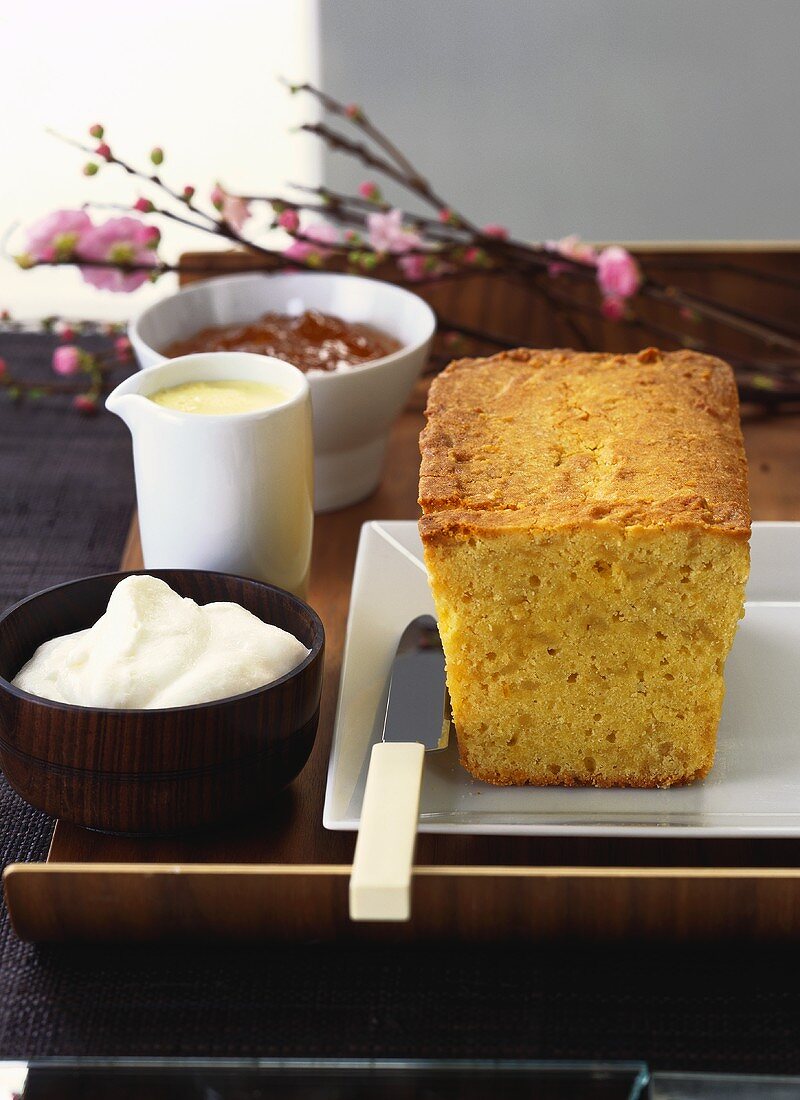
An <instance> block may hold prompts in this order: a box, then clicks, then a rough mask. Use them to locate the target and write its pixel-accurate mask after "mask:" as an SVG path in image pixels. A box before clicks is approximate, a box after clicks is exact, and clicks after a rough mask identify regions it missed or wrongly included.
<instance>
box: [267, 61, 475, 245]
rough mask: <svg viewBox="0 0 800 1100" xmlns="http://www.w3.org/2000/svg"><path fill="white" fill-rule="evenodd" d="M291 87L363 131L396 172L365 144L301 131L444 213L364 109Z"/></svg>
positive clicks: (331, 133) (313, 89)
mask: <svg viewBox="0 0 800 1100" xmlns="http://www.w3.org/2000/svg"><path fill="white" fill-rule="evenodd" d="M288 87H289V90H290V92H291V93H292V95H295V94H296V93H297V92H307V93H308V94H309V95H311V96H313V97H315V98H316V99H317V100H318V101H319V102H320V103H321V104H322V106H323V107H324V108H325V110H327V111H329V112H330V113H331V114H336V115H339V116H340V117H344V118H347V119H349V120H350V121H351V122H352V123H353V125H354V126H356V127H357V128H358V129H359V130H361V131H362V132H363V133H364V134H365V135H366V136H367V137H368V138H370V139H371V140H372V141H373V142H375V144H376V145H377V146H378V147H379V148H381V149H382V150H383V151H384V153H386V154H387V155H388V156H389V158H390V161H394V164H395V165H397V168H395V167H393V165H392V164H391V163H390V162H387V161H386V160H384V159H383V158H376V157H375V155H374V154H373V153H372V152H371V151H370V150H369V149H368V147H367V146H366V145H364V144H363V143H361V142H350V141H349V140H348V139H347V138H345V137H344V135H342V134H339V133H338V132H337V131H335V130H330V129H329V128H327V127H325V126H321V127H320V128H319V129H309V127H310V126H316V125H318V124H314V123H311V124H306V125H304V126H302V127H301V129H304V130H306V131H307V132H309V133H317V134H318V135H319V136H320V137H322V138H323V139H324V140H325V141H326V142H327V143H328V144H329V145H330V147H331V148H333V149H338V150H340V151H342V152H349V153H350V154H351V155H355V156H358V157H359V158H360V159H361V158H364V157H366V159H364V160H363V163H364V164H367V165H371V167H374V168H376V169H377V170H378V171H380V172H382V173H383V174H384V175H386V176H388V177H389V178H390V179H394V180H395V182H397V183H399V184H400V186H401V187H405V188H407V189H408V190H410V191H413V192H414V193H415V194H417V195H419V197H420V198H421V199H423V200H424V201H425V202H427V203H429V204H430V205H431V206H433V207H434V208H435V209H436V210H443V209H445V207H446V206H447V204H446V203H445V202H444V200H443V199H442V198H441V197H440V196H439V195H437V193H436V192H435V191H434V190H433V188H432V187H431V185H430V183H429V182H428V180H427V179H426V178H425V177H424V176H423V175H422V173H421V172H420V171H419V170H418V169H417V168H415V166H414V165H413V164H412V163H411V161H410V160H409V159H408V158H407V157H406V156H405V154H404V153H402V152H401V151H400V149H398V147H397V146H396V145H395V144H394V142H393V141H390V139H389V138H388V137H387V136H386V134H384V133H383V131H382V130H379V129H378V127H377V126H375V124H374V123H373V122H371V121H370V120H369V119H368V118H367V116H366V114H365V113H364V111H363V109H362V108H361V107H360V106H359V105H358V104H343V103H340V102H339V101H338V100H337V99H334V97H333V96H330V95H327V93H325V92H322V91H321V90H320V89H319V88H316V87H315V86H314V85H313V84H309V83H305V84H289V85H288ZM453 214H454V220H457V221H460V222H461V223H462V224H463V225H464V226H465V227H467V228H472V229H473V230H474V229H475V228H476V227H475V226H472V224H471V223H470V222H469V220H468V219H466V218H465V217H464V216H463V215H461V214H456V212H455V211H453Z"/></svg>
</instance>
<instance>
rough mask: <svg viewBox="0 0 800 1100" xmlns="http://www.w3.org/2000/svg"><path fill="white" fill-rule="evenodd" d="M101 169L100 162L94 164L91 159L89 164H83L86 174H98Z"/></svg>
mask: <svg viewBox="0 0 800 1100" xmlns="http://www.w3.org/2000/svg"><path fill="white" fill-rule="evenodd" d="M99 171H100V166H99V164H94V163H93V162H92V161H91V160H90V161H89V163H88V164H84V166H83V174H84V176H96V175H97V173H98V172H99Z"/></svg>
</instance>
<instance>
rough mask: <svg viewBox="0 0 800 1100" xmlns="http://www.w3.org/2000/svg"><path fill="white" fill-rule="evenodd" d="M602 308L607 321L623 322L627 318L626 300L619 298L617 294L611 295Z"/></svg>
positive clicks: (604, 300)
mask: <svg viewBox="0 0 800 1100" xmlns="http://www.w3.org/2000/svg"><path fill="white" fill-rule="evenodd" d="M600 308H601V310H602V313H603V316H604V317H605V319H606V320H607V321H621V320H622V318H623V317H624V316H625V299H624V298H619V297H617V295H616V294H610V295H608V296H607V297H605V298H604V299H603V304H602V306H601V307H600Z"/></svg>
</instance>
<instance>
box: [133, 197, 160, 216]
mask: <svg viewBox="0 0 800 1100" xmlns="http://www.w3.org/2000/svg"><path fill="white" fill-rule="evenodd" d="M133 209H134V210H139V211H140V212H141V213H142V214H152V212H153V210H154V209H155V207H154V206H153V204H152V203H151V202H150V200H149V199H145V198H140V199H137V200H136V202H135V203H134V204H133Z"/></svg>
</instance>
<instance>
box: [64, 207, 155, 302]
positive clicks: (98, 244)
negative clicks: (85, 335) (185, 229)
mask: <svg viewBox="0 0 800 1100" xmlns="http://www.w3.org/2000/svg"><path fill="white" fill-rule="evenodd" d="M158 240H159V232H158V230H157V229H156V227H155V226H153V225H145V224H144V223H143V222H140V221H139V220H138V219H137V218H111V219H109V221H107V222H104V223H103V225H98V226H96V227H95V228H94V229H92V230H91V232H89V233H87V234H86V236H85V237H84V238H83V239H82V240H81V243H80V248H79V250H78V258H79V259H82V260H100V261H106V262H110V263H114V264H119V265H120V266H119V267H118V268H114V267H81V274H82V275H83V277H84V279H85V280H86V282H87V283H91V285H92V286H96V287H98V288H100V289H101V290H111V291H114V292H120V291H124V292H126V293H127V292H129V291H131V290H136V288H137V287H140V286H141V285H142V283H144V282H147V279H148V278H149V273H148V272H147V271H126V270H125V267H126V265H130V264H137V265H145V266H147V267H155V265H156V260H155V258H154V256H153V251H154V248H155V246H156V245H157V244H158Z"/></svg>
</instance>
